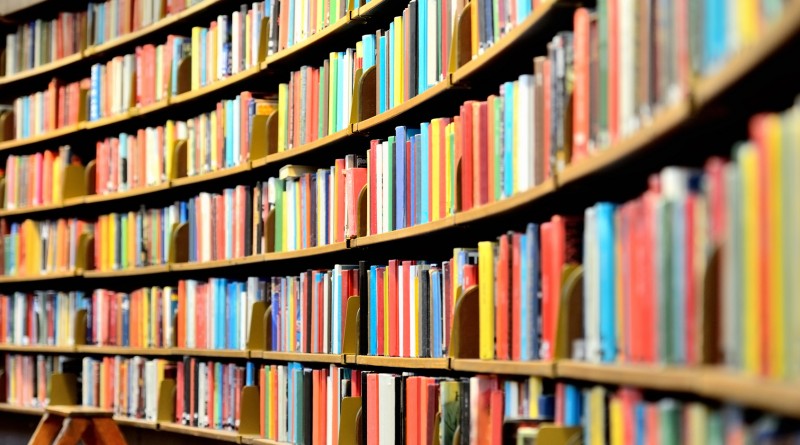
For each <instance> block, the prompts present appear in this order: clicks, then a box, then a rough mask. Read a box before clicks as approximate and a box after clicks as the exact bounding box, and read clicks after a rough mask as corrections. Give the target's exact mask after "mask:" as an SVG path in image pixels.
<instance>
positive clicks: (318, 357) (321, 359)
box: [252, 351, 344, 365]
mask: <svg viewBox="0 0 800 445" xmlns="http://www.w3.org/2000/svg"><path fill="white" fill-rule="evenodd" d="M255 354H257V352H255V351H253V353H252V355H254V356H255ZM260 357H261V358H262V359H264V360H274V361H282V362H300V363H332V364H334V365H339V364H344V356H343V355H342V354H313V353H305V352H281V351H261V352H260Z"/></svg>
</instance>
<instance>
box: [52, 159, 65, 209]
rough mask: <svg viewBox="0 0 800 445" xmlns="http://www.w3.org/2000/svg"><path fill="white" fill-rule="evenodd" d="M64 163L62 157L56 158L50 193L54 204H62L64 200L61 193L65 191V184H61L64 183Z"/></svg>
mask: <svg viewBox="0 0 800 445" xmlns="http://www.w3.org/2000/svg"><path fill="white" fill-rule="evenodd" d="M63 161H64V160H63V159H61V156H56V157H55V160H54V161H53V182H52V184H51V186H52V190H51V191H50V193H51V195H50V196H52V197H53V202H61V201H62V200H63V199H62V197H61V196H62V194H61V191H62V190H63V189H64V184H62V183H61V182H62V181H63V180H62V179H61V169H63V168H64V164H63Z"/></svg>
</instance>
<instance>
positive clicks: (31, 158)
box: [4, 145, 80, 209]
mask: <svg viewBox="0 0 800 445" xmlns="http://www.w3.org/2000/svg"><path fill="white" fill-rule="evenodd" d="M73 161H74V162H78V163H79V162H80V160H78V159H77V158H74V159H72V155H71V149H70V147H69V146H68V145H65V146H62V147H60V148H59V149H58V151H57V152H56V151H53V150H45V151H44V152H41V153H36V154H33V155H28V156H24V155H21V156H16V155H12V156H9V157H8V158H6V168H5V179H6V187H5V201H4V203H5V208H6V209H21V208H26V207H36V206H46V205H51V204H57V203H60V202H61V201H62V191H63V188H64V184H63V179H62V178H63V177H64V168H65V167H66V166H67V165H68V163H69V162H73Z"/></svg>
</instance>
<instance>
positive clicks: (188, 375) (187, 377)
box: [181, 357, 192, 425]
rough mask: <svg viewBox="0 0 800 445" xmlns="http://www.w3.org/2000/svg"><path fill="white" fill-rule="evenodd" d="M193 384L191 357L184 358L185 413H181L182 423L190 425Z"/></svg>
mask: <svg viewBox="0 0 800 445" xmlns="http://www.w3.org/2000/svg"><path fill="white" fill-rule="evenodd" d="M191 382H192V362H191V359H190V358H189V357H184V358H183V413H181V423H182V424H184V425H189V424H190V419H191V417H190V415H189V408H190V407H191V400H192V399H191V398H190V397H189V396H190V394H191V388H190V384H191Z"/></svg>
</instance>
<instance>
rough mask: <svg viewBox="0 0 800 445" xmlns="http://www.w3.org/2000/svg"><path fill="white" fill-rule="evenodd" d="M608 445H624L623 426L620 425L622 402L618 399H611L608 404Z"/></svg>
mask: <svg viewBox="0 0 800 445" xmlns="http://www.w3.org/2000/svg"><path fill="white" fill-rule="evenodd" d="M608 416H609V420H610V422H609V430H610V431H609V437H610V438H611V441H610V445H626V444H625V426H624V425H623V424H622V401H621V400H620V399H619V397H611V400H610V401H609V403H608Z"/></svg>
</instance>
